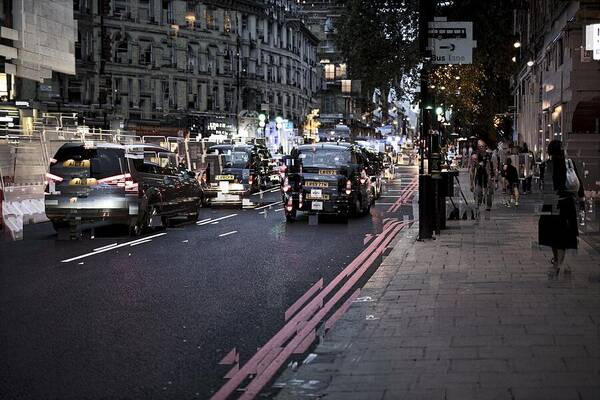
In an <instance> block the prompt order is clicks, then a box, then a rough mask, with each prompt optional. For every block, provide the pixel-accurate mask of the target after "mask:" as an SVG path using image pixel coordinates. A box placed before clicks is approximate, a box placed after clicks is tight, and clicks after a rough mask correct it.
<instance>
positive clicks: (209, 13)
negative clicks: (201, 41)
mask: <svg viewBox="0 0 600 400" xmlns="http://www.w3.org/2000/svg"><path fill="white" fill-rule="evenodd" d="M204 20H205V21H206V29H210V30H216V29H217V24H216V21H215V12H214V10H209V9H206V10H204Z"/></svg>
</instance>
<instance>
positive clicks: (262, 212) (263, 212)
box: [258, 211, 267, 215]
mask: <svg viewBox="0 0 600 400" xmlns="http://www.w3.org/2000/svg"><path fill="white" fill-rule="evenodd" d="M266 213H267V212H266V211H261V212H259V213H258V214H259V215H263V214H266Z"/></svg>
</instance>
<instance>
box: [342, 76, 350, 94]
mask: <svg viewBox="0 0 600 400" xmlns="http://www.w3.org/2000/svg"><path fill="white" fill-rule="evenodd" d="M342 93H352V81H351V80H349V79H344V80H342Z"/></svg>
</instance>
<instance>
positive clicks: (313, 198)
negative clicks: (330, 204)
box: [306, 193, 329, 200]
mask: <svg viewBox="0 0 600 400" xmlns="http://www.w3.org/2000/svg"><path fill="white" fill-rule="evenodd" d="M306 199H307V200H329V195H328V194H327V193H323V194H322V195H321V196H319V197H313V196H312V195H311V194H310V193H307V194H306Z"/></svg>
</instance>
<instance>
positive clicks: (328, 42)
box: [301, 0, 364, 134]
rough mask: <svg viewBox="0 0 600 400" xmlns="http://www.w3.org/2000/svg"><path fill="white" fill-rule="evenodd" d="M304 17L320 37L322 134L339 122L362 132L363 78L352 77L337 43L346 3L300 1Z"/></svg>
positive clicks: (314, 0)
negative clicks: (361, 98) (359, 103)
mask: <svg viewBox="0 0 600 400" xmlns="http://www.w3.org/2000/svg"><path fill="white" fill-rule="evenodd" d="M301 12H302V15H303V20H304V22H305V23H306V25H307V26H308V28H309V29H310V30H311V32H313V33H314V34H315V36H317V37H318V38H319V49H318V58H319V62H320V64H321V65H322V67H323V82H324V84H323V87H322V90H321V91H320V93H319V109H320V114H319V121H320V123H321V128H320V131H321V134H323V133H325V134H329V133H330V132H331V131H332V130H334V128H335V126H336V125H338V124H345V125H347V126H350V127H352V130H353V131H354V132H357V133H359V132H360V131H361V130H362V128H363V127H364V126H363V125H364V124H363V123H362V119H361V112H360V109H359V108H358V107H357V103H356V99H357V97H358V96H360V94H361V87H360V81H356V80H351V78H350V77H349V75H348V72H347V65H346V61H345V59H344V57H343V56H342V54H341V53H340V51H339V50H338V49H337V47H336V36H337V28H336V24H337V23H338V21H339V20H340V19H341V18H343V15H344V5H343V3H342V2H340V1H338V0H307V1H302V2H301Z"/></svg>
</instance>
